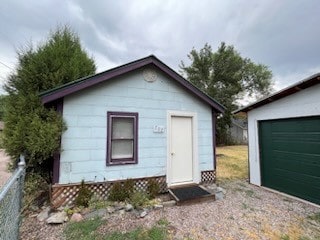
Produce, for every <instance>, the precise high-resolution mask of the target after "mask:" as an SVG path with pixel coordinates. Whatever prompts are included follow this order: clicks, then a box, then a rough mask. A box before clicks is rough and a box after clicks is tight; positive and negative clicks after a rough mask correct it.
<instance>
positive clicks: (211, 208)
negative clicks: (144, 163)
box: [21, 180, 320, 240]
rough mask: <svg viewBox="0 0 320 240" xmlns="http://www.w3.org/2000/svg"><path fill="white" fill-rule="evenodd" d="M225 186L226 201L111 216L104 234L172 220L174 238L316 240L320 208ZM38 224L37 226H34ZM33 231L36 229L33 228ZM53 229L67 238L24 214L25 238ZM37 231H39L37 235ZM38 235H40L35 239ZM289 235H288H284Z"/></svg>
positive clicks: (259, 190) (235, 184)
mask: <svg viewBox="0 0 320 240" xmlns="http://www.w3.org/2000/svg"><path fill="white" fill-rule="evenodd" d="M222 187H224V188H225V189H226V190H227V194H226V198H225V199H224V200H220V201H215V202H205V203H200V204H193V205H187V206H174V207H167V208H164V209H161V210H157V211H153V212H150V213H149V214H148V215H147V216H146V217H145V218H143V219H137V218H136V217H135V216H134V215H132V214H124V215H122V216H121V215H119V216H115V217H112V218H111V219H108V220H107V222H106V224H104V225H102V226H100V227H99V229H98V231H99V232H100V233H106V232H110V231H120V232H127V231H130V230H132V229H135V228H137V227H146V228H148V227H152V226H153V225H155V224H156V222H157V221H159V220H160V219H166V220H167V221H169V223H170V225H169V229H171V230H170V232H171V235H172V238H173V239H235V240H237V239H250V240H251V239H280V238H281V237H282V238H283V237H286V236H288V237H290V238H288V239H299V238H301V239H303V238H302V237H309V239H317V238H319V237H320V223H319V222H317V221H312V220H310V217H308V216H312V215H313V214H316V213H318V212H320V209H319V208H317V207H314V206H311V205H308V204H306V203H302V202H299V201H296V200H293V199H289V198H286V197H283V196H281V195H279V194H276V193H272V192H269V191H267V190H265V189H263V188H259V187H256V186H253V185H250V184H248V183H247V182H245V181H240V180H236V181H228V182H224V183H222ZM35 225H37V226H35ZM30 230H31V231H32V232H30ZM53 231H54V236H55V237H58V236H59V237H60V239H63V237H62V236H63V233H62V231H63V227H62V226H60V227H58V226H56V227H54V228H53V226H47V225H45V224H40V225H38V223H37V221H30V220H28V219H25V221H24V223H23V224H22V228H21V233H22V234H21V237H22V239H53V238H52V235H50V234H48V235H46V234H43V233H45V232H47V233H50V232H53ZM37 234H38V235H37ZM35 236H41V238H36V237H35ZM283 239H286V238H283Z"/></svg>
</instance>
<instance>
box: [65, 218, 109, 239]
mask: <svg viewBox="0 0 320 240" xmlns="http://www.w3.org/2000/svg"><path fill="white" fill-rule="evenodd" d="M103 223H104V221H103V220H101V219H100V218H95V219H91V220H86V221H82V222H77V223H69V224H68V225H67V226H66V228H65V230H64V233H65V236H66V239H67V240H78V239H82V240H90V239H96V238H97V233H96V232H95V231H96V230H97V229H98V227H99V226H100V225H101V224H103Z"/></svg>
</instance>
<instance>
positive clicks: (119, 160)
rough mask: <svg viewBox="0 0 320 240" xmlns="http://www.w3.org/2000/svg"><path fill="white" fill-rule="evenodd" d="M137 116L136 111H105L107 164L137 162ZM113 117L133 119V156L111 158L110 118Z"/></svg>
mask: <svg viewBox="0 0 320 240" xmlns="http://www.w3.org/2000/svg"><path fill="white" fill-rule="evenodd" d="M138 117H139V114H138V113H137V112H109V111H108V112H107V157H106V158H107V159H106V164H107V166H114V165H125V164H137V163H138ZM113 118H132V119H133V157H132V158H117V159H112V154H111V153H112V120H113Z"/></svg>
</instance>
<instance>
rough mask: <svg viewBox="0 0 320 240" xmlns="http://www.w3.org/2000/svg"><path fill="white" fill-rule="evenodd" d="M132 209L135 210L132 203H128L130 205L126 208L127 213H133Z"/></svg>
mask: <svg viewBox="0 0 320 240" xmlns="http://www.w3.org/2000/svg"><path fill="white" fill-rule="evenodd" d="M132 209H133V206H132V205H131V204H130V203H128V204H127V205H126V206H125V210H126V211H127V212H130V211H132Z"/></svg>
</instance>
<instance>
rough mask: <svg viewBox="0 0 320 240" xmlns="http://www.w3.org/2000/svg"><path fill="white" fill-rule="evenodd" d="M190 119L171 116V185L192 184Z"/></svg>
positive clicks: (191, 131)
mask: <svg viewBox="0 0 320 240" xmlns="http://www.w3.org/2000/svg"><path fill="white" fill-rule="evenodd" d="M192 134H193V129H192V117H179V116H171V134H170V135H171V136H170V143H171V144H170V151H171V152H170V155H171V156H170V160H171V161H170V162H171V167H170V168H169V171H171V172H170V173H171V174H170V175H171V184H184V183H192V182H193V180H194V179H193V142H192V141H193V136H192Z"/></svg>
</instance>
